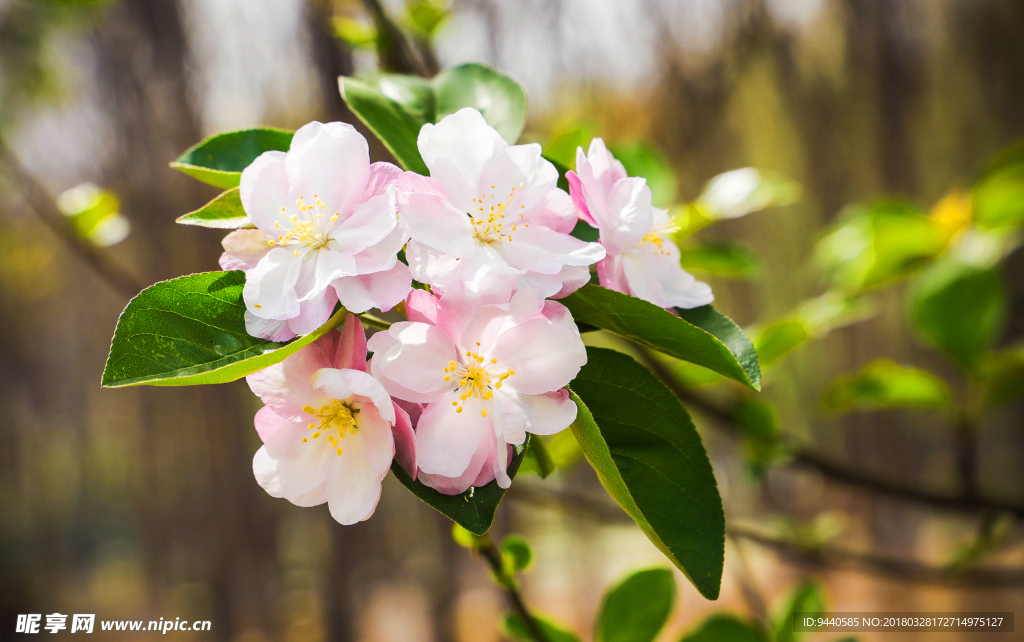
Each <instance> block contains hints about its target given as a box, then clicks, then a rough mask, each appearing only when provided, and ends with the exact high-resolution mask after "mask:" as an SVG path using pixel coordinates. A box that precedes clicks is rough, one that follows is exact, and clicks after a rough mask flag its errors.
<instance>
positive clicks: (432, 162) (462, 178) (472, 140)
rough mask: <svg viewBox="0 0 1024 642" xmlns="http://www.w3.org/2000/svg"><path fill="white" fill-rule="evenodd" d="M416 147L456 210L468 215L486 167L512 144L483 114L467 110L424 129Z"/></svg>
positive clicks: (465, 108) (461, 110)
mask: <svg viewBox="0 0 1024 642" xmlns="http://www.w3.org/2000/svg"><path fill="white" fill-rule="evenodd" d="M416 146H417V147H418V148H419V151H420V156H422V157H423V162H424V163H425V164H426V165H427V168H428V169H429V170H430V176H431V178H433V179H435V180H437V181H438V182H440V183H441V184H442V185H443V186H444V188H445V190H446V191H447V193H448V195H449V197H450V198H451V200H452V203H453V204H454V205H455V206H456V207H458V208H459V209H461V210H462V211H463V212H468V211H469V208H470V207H471V206H472V199H473V198H475V197H476V196H478V194H477V191H478V188H479V186H480V175H481V173H482V172H483V168H484V165H485V164H486V163H487V161H489V160H490V159H491V157H493V156H494V155H495V154H496V153H498V152H500V151H502V150H504V149H505V148H507V147H508V143H506V142H505V141H504V140H503V139H502V138H501V135H500V134H498V132H497V131H496V130H495V129H494V128H493V127H491V126H490V125H488V124H487V121H485V120H484V117H483V116H482V115H480V112H478V111H477V110H475V109H473V108H471V107H464V108H462V109H460V110H459V111H457V112H455V113H454V114H449V115H448V116H445V117H444V118H442V119H441V122H439V123H437V124H436V125H432V124H430V123H427V124H426V125H423V127H422V128H421V129H420V133H419V137H418V138H417V140H416Z"/></svg>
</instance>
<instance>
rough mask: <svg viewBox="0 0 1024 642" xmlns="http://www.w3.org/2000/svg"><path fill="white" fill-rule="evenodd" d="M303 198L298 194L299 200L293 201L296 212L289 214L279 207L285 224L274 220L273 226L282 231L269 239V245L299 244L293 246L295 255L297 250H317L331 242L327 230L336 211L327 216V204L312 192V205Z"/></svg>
mask: <svg viewBox="0 0 1024 642" xmlns="http://www.w3.org/2000/svg"><path fill="white" fill-rule="evenodd" d="M305 198H306V197H304V196H299V200H297V201H295V207H296V208H298V210H299V213H298V214H292V215H291V216H289V215H288V214H287V211H288V209H287V208H286V207H283V206H282V207H281V217H282V218H284V219H285V224H284V225H282V224H281V221H274V228H275V229H278V230H281V232H282V233H281V234H280V235H279V236H278V237H277V239H276V240H274V239H271V241H270V245H281V246H288V245H295V246H299V247H296V248H295V256H298V255H299V250H302V249H306V248H309V249H312V250H319V249H320V248H322V247H326V246H327V244H328V243H330V242H331V238H330V236H328V230H329V228H330V226H331V224H332V223H334V222H335V221H337V220H338V216H339V215H338V213H337V212H335V213H334V215H333V216H327V206H326V205H324V202H323V201H322V200H320V197H319V196H317V195H316V194H313V198H314V199H315V200H314V202H313V204H312V205H307V204H306V200H305Z"/></svg>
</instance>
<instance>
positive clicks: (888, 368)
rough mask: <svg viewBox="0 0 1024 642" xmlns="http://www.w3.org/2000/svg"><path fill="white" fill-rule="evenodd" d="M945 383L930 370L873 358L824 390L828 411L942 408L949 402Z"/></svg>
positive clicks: (948, 393)
mask: <svg viewBox="0 0 1024 642" xmlns="http://www.w3.org/2000/svg"><path fill="white" fill-rule="evenodd" d="M950 398H951V396H950V392H949V388H948V387H947V386H946V384H945V382H943V381H942V380H941V379H939V378H938V377H936V376H935V375H933V374H932V373H930V372H927V371H925V370H921V369H918V368H914V367H910V366H901V365H899V364H896V363H893V362H892V361H885V360H882V361H876V362H874V363H872V364H871V365H869V366H867V367H866V368H864V369H863V370H861V371H860V372H858V373H856V374H854V375H850V376H846V377H841V378H839V379H838V380H836V382H835V383H833V384H832V386H831V387H830V388H829V389H828V392H826V393H825V399H824V403H825V408H826V409H827V410H829V411H831V412H846V411H847V410H851V409H857V410H880V409H885V408H943V407H945V406H948V405H949V402H950Z"/></svg>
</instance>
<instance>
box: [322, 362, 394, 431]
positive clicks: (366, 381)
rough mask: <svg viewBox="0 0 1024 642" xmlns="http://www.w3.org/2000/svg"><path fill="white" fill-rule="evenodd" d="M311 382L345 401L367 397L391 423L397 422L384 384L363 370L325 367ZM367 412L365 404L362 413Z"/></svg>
mask: <svg viewBox="0 0 1024 642" xmlns="http://www.w3.org/2000/svg"><path fill="white" fill-rule="evenodd" d="M310 383H311V384H312V385H313V387H314V388H316V389H317V390H318V391H319V392H322V393H323V395H325V396H326V397H327V398H329V399H337V400H339V401H343V400H345V399H348V398H350V397H365V399H366V400H367V401H368V402H369V403H370V404H372V405H373V406H374V407H375V408H376V410H375V412H376V413H379V416H380V417H382V418H383V419H384V421H386V422H388V423H389V424H393V423H394V422H395V408H394V405H393V404H392V403H391V397H390V396H389V395H388V393H387V391H386V390H385V389H384V386H382V385H381V384H380V382H379V381H377V380H376V379H374V378H373V377H372V376H370V375H369V374H367V373H365V372H363V371H361V370H338V369H336V368H323V369H321V370H317V372H316V374H314V375H313V376H312V377H311V378H310ZM364 412H367V407H366V406H364V407H363V408H362V409H361V411H360V414H362V413H364Z"/></svg>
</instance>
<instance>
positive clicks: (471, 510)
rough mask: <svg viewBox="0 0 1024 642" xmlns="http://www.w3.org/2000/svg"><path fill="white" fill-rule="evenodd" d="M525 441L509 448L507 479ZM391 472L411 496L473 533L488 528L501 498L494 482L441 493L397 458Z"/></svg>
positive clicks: (514, 470) (514, 469) (516, 468)
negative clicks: (411, 474) (417, 478)
mask: <svg viewBox="0 0 1024 642" xmlns="http://www.w3.org/2000/svg"><path fill="white" fill-rule="evenodd" d="M529 443H530V436H529V435H527V438H526V441H525V442H524V443H522V444H520V445H518V446H513V447H512V450H513V452H514V455H513V457H512V459H511V460H509V462H508V476H509V477H510V478H512V479H515V477H516V473H517V472H518V471H519V465H520V464H522V462H523V455H524V453H526V449H527V446H528V445H529ZM391 472H392V473H394V475H395V477H397V478H398V481H400V482H402V485H403V486H405V487H406V488H408V489H409V490H411V491H412V494H413V495H416V496H417V497H419V498H420V499H421V500H423V502H424V503H426V504H427V505H428V506H430V507H431V508H433V509H434V510H436V511H437V512H439V513H441V514H442V515H444V516H445V517H447V518H448V519H450V520H452V521H453V522H455V523H456V524H458V525H459V526H461V527H463V528H465V529H466V530H467V531H469V532H470V533H472V534H474V535H483V534H484V533H486V532H487V531H488V529H490V528H491V522H493V521H494V511H495V510H496V509H497V508H498V504H499V503H500V502H501V498H502V497H504V496H505V490H506V489H504V488H501V487H500V486H498V482H497V481H492V482H491V483H489V484H487V485H486V486H481V487H480V488H475V487H471V488H470V489H469V490H468V491H466V492H464V493H462V494H461V495H444V494H442V493H439V492H437V491H436V490H434V489H433V488H430V487H429V486H425V485H423V484H422V483H420V482H419V481H414V480H413V479H411V478H410V477H409V475H408V474H407V473H406V472H405V471H404V470H403V469H402V467H401V466H400V465H399V464H398V462H397V461H396V462H395V463H393V464H391Z"/></svg>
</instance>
